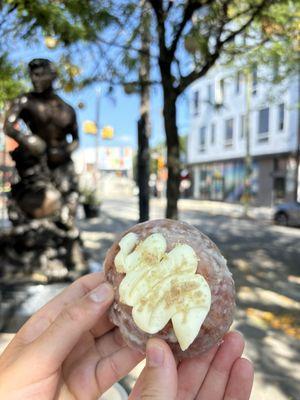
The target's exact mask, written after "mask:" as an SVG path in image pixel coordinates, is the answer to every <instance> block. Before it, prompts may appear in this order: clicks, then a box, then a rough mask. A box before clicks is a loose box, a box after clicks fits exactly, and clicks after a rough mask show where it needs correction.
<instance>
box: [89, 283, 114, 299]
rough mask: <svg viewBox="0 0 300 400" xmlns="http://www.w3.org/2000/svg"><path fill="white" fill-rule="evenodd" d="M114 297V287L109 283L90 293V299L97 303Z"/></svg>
mask: <svg viewBox="0 0 300 400" xmlns="http://www.w3.org/2000/svg"><path fill="white" fill-rule="evenodd" d="M112 296H113V290H112V287H111V286H110V285H109V284H107V283H102V284H101V285H100V286H98V287H96V289H94V290H93V291H92V292H91V293H90V299H91V300H92V301H94V302H95V303H102V302H103V301H106V300H108V299H111V298H112Z"/></svg>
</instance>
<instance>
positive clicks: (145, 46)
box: [137, 2, 151, 222]
mask: <svg viewBox="0 0 300 400" xmlns="http://www.w3.org/2000/svg"><path fill="white" fill-rule="evenodd" d="M142 6H143V10H144V12H143V13H142V17H141V18H142V21H141V26H142V32H141V49H142V50H143V51H142V52H141V54H140V70H139V81H140V82H141V86H140V95H141V102H140V119H139V121H138V160H137V161H138V162H137V164H138V165H137V166H138V171H137V177H138V187H139V222H144V221H147V220H148V219H149V174H150V153H149V136H150V118H149V111H150V87H149V84H147V83H146V82H149V80H150V39H151V37H150V17H149V12H147V9H148V5H146V4H145V2H142Z"/></svg>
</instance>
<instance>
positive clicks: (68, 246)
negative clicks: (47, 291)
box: [0, 219, 88, 283]
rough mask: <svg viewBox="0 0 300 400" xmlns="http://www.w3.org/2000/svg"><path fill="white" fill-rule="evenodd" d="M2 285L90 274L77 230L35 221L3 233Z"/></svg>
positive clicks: (0, 251) (0, 246)
mask: <svg viewBox="0 0 300 400" xmlns="http://www.w3.org/2000/svg"><path fill="white" fill-rule="evenodd" d="M0 258H1V266H0V282H13V283H16V282H28V281H30V282H39V283H49V282H59V281H65V280H74V279H76V278H77V277H79V276H80V275H83V274H84V273H86V272H87V271H88V265H87V257H86V255H85V254H84V253H83V249H82V244H81V240H80V236H79V231H78V229H77V228H72V229H70V230H64V229H62V228H60V227H59V226H57V224H55V223H54V222H52V221H50V220H48V219H40V220H32V221H30V222H28V223H26V224H22V225H18V226H15V227H12V228H9V229H6V230H5V231H3V232H2V233H1V234H0Z"/></svg>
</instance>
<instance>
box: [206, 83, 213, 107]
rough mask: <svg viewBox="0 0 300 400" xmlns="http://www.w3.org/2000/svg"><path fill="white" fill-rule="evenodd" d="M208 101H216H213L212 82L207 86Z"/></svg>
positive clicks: (211, 102) (210, 102)
mask: <svg viewBox="0 0 300 400" xmlns="http://www.w3.org/2000/svg"><path fill="white" fill-rule="evenodd" d="M207 101H208V103H209V104H213V103H214V101H213V85H212V84H211V83H210V84H209V85H208V86H207Z"/></svg>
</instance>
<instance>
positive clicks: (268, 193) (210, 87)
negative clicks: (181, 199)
mask: <svg viewBox="0 0 300 400" xmlns="http://www.w3.org/2000/svg"><path fill="white" fill-rule="evenodd" d="M268 75H269V76H270V72H269V73H268V71H267V70H264V71H263V68H257V69H256V70H253V71H252V79H251V85H248V88H247V84H246V79H245V77H244V76H243V75H242V74H241V73H238V72H235V73H234V72H232V71H230V72H229V71H228V70H226V69H222V70H221V69H218V68H216V69H215V70H214V71H212V72H211V73H209V74H208V75H207V76H206V77H204V78H202V79H199V80H198V81H196V82H195V83H194V84H193V86H192V87H191V92H190V110H191V129H190V135H189V138H188V164H189V166H190V168H191V170H192V172H193V195H194V197H196V198H200V199H212V200H225V201H239V200H240V199H241V196H242V194H243V192H244V178H245V166H244V165H245V164H244V158H245V155H246V143H247V134H246V129H247V127H248V129H249V142H250V154H251V156H252V176H251V188H252V195H253V199H254V203H255V204H258V205H272V204H274V203H276V202H277V201H286V200H292V199H293V194H294V190H295V189H294V188H295V166H296V161H295V156H296V152H297V146H298V140H299V138H298V135H299V132H298V130H299V127H298V124H299V119H298V118H299V116H298V114H299V107H298V106H297V104H299V102H300V99H299V83H300V82H299V78H300V77H289V78H288V79H286V80H285V81H284V82H281V83H280V84H277V85H274V84H272V83H270V82H268V81H267V80H266V79H265V77H266V76H268ZM250 86H251V87H250ZM247 93H248V95H247ZM247 120H248V121H249V124H247ZM298 194H299V182H298Z"/></svg>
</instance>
